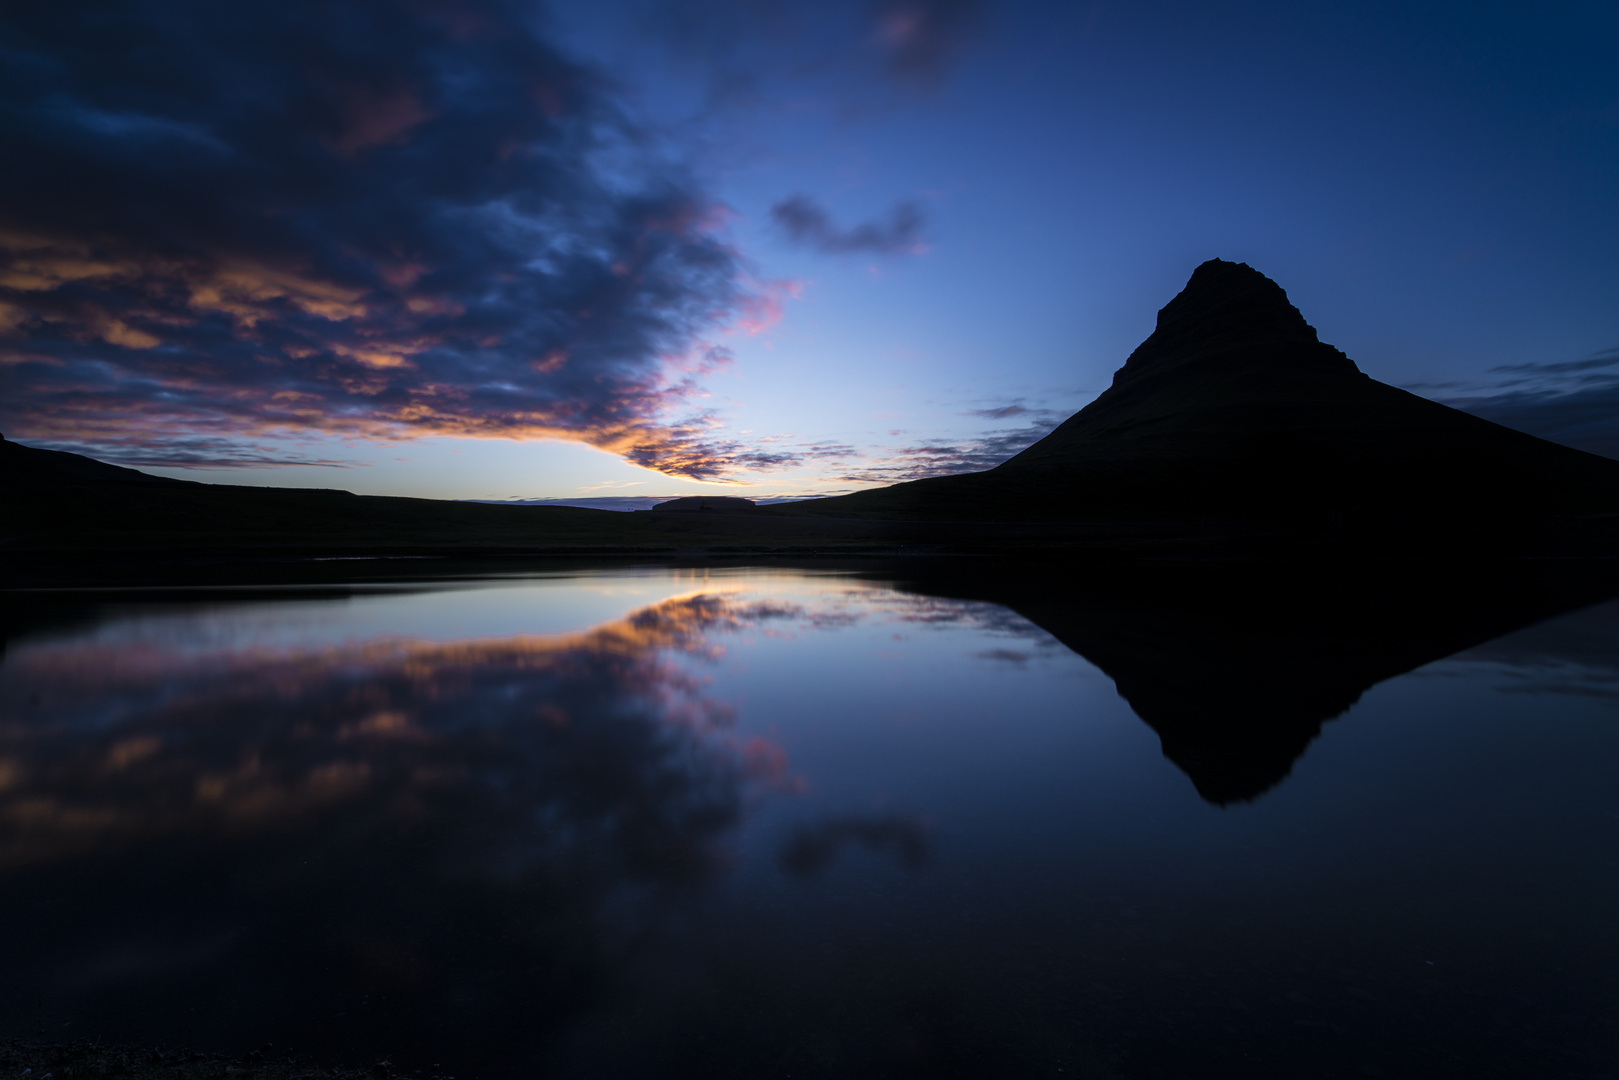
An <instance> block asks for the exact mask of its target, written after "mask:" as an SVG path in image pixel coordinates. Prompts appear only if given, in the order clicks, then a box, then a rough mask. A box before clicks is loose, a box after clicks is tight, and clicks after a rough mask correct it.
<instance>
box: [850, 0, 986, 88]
mask: <svg viewBox="0 0 1619 1080" xmlns="http://www.w3.org/2000/svg"><path fill="white" fill-rule="evenodd" d="M874 15H875V21H876V26H877V40H878V42H879V44H880V47H881V48H882V49H883V52H884V60H885V62H886V65H887V68H888V72H889V74H890V75H891V76H892V77H893V78H895V79H897V80H900V81H902V82H908V83H912V84H915V85H918V86H922V87H927V88H932V87H935V86H938V85H940V84H941V83H943V82H944V81H945V80H946V79H947V78H948V77H949V74H950V72H951V70H952V68H953V67H954V66H955V62H956V60H957V58H958V57H959V56H960V55H961V53H962V52H963V51H964V50H965V49H966V47H967V45H968V44H969V43H970V42H971V39H972V37H973V35H974V34H975V32H976V31H977V29H978V23H979V16H980V6H979V4H978V2H977V0H885V2H883V3H879V4H877V5H876V7H875V9H874Z"/></svg>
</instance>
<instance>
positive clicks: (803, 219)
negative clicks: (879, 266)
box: [770, 195, 927, 255]
mask: <svg viewBox="0 0 1619 1080" xmlns="http://www.w3.org/2000/svg"><path fill="white" fill-rule="evenodd" d="M770 217H771V220H772V221H774V222H775V224H776V226H777V228H779V229H780V230H781V231H782V232H783V233H785V234H786V236H787V238H788V239H789V240H791V241H792V242H793V243H795V244H801V245H803V246H805V247H809V248H814V249H815V250H816V251H821V252H825V253H827V254H829V255H850V254H854V253H857V252H869V253H871V254H876V255H920V254H921V253H922V252H923V251H925V250H927V247H926V245H925V244H924V243H923V241H922V230H923V228H924V227H925V225H926V223H927V219H926V217H925V216H924V215H923V213H922V207H921V206H920V205H919V204H917V203H916V202H914V201H911V200H907V201H904V202H899V203H895V204H894V206H893V207H892V208H891V209H890V210H889V211H888V214H887V215H886V216H885V217H884V218H882V219H880V220H877V221H868V222H865V223H864V224H861V225H856V226H854V227H852V228H847V229H842V228H839V227H838V226H836V225H834V224H833V223H832V218H831V215H829V214H828V213H827V212H826V209H825V208H824V207H822V206H821V205H820V204H819V203H817V202H816V201H815V200H813V199H811V198H810V197H809V196H807V195H792V196H789V197H788V198H786V199H783V200H782V201H781V202H779V203H777V204H776V205H774V206H772V207H771V208H770Z"/></svg>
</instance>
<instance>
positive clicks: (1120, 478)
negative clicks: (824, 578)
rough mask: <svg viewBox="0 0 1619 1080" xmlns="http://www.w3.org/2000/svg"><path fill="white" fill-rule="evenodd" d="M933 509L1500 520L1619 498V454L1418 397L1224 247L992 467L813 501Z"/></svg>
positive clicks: (853, 507)
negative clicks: (1144, 333)
mask: <svg viewBox="0 0 1619 1080" xmlns="http://www.w3.org/2000/svg"><path fill="white" fill-rule="evenodd" d="M794 509H795V510H796V511H797V512H803V513H816V514H839V515H857V516H873V517H896V516H899V517H914V518H928V519H935V520H952V519H959V518H976V519H983V518H986V517H987V518H993V519H1000V520H1047V521H1186V520H1197V521H1294V522H1297V521H1315V522H1333V523H1340V524H1349V523H1355V522H1360V521H1366V520H1389V519H1397V520H1402V521H1410V522H1428V523H1456V524H1459V523H1463V522H1467V523H1473V524H1480V525H1488V524H1491V523H1501V522H1512V521H1519V522H1521V521H1524V520H1532V519H1546V518H1550V517H1559V516H1567V515H1574V516H1585V515H1593V514H1611V513H1614V512H1616V511H1619V461H1614V460H1611V459H1608V458H1604V457H1599V456H1597V455H1595V454H1590V453H1586V452H1585V451H1582V450H1575V449H1572V448H1570V447H1566V446H1561V445H1559V444H1556V443H1552V442H1547V441H1546V440H1544V439H1539V438H1536V437H1534V436H1532V435H1527V434H1524V433H1523V432H1521V431H1515V430H1512V429H1510V428H1506V427H1502V426H1500V425H1499V424H1494V423H1491V422H1489V421H1487V420H1483V419H1480V418H1479V417H1476V416H1473V415H1470V414H1468V413H1465V412H1462V411H1460V410H1458V409H1453V408H1450V407H1449V406H1446V405H1441V404H1439V403H1438V402H1435V401H1430V400H1428V399H1427V398H1422V397H1418V396H1417V395H1415V394H1413V393H1410V392H1409V391H1406V390H1401V389H1399V388H1397V387H1393V386H1389V385H1388V384H1386V383H1380V382H1377V381H1376V380H1374V379H1372V378H1370V377H1368V376H1366V375H1365V374H1363V373H1362V372H1361V371H1360V369H1359V368H1357V367H1356V366H1355V364H1354V361H1352V360H1350V359H1349V357H1347V356H1345V355H1344V354H1343V353H1342V352H1340V351H1339V350H1337V349H1335V348H1333V347H1332V346H1331V345H1327V344H1325V343H1323V342H1322V341H1320V340H1319V338H1318V337H1317V335H1316V331H1315V328H1314V327H1312V326H1311V325H1310V324H1309V323H1308V322H1306V321H1305V320H1304V316H1303V315H1301V314H1300V313H1299V310H1298V309H1297V308H1296V307H1294V306H1293V305H1292V304H1291V303H1290V302H1289V301H1288V298H1287V293H1286V292H1284V291H1283V290H1282V288H1281V287H1280V286H1279V285H1277V284H1276V283H1275V282H1274V281H1272V280H1271V279H1270V278H1268V277H1266V276H1265V275H1264V274H1261V273H1260V272H1259V271H1257V270H1255V269H1253V268H1252V267H1250V266H1248V265H1247V264H1246V263H1231V262H1225V261H1223V260H1220V259H1211V260H1209V261H1208V262H1206V263H1204V264H1203V265H1201V266H1199V267H1198V268H1197V270H1196V271H1195V272H1193V274H1192V278H1191V280H1190V281H1189V282H1188V283H1187V285H1186V288H1185V289H1183V290H1182V291H1181V293H1180V295H1178V296H1176V297H1175V298H1174V299H1173V300H1171V301H1170V302H1169V303H1168V304H1167V305H1165V307H1164V308H1163V310H1161V311H1160V312H1159V313H1158V325H1157V328H1156V329H1155V330H1154V331H1153V334H1152V336H1151V337H1149V338H1147V340H1146V341H1144V342H1142V344H1141V345H1140V347H1139V348H1137V349H1136V350H1135V352H1134V353H1132V354H1131V355H1130V358H1129V360H1128V361H1126V363H1125V364H1124V366H1123V367H1121V368H1120V369H1119V370H1118V371H1117V372H1115V373H1114V376H1113V384H1112V385H1111V386H1110V387H1109V388H1108V389H1107V390H1106V391H1104V392H1103V393H1102V394H1101V395H1100V396H1099V397H1098V398H1097V399H1096V400H1095V401H1093V402H1091V403H1090V404H1089V405H1087V406H1085V408H1083V409H1081V410H1080V411H1079V412H1077V413H1075V414H1074V415H1073V416H1071V417H1069V419H1068V420H1067V421H1065V422H1064V423H1063V424H1061V425H1060V426H1059V427H1057V429H1056V430H1054V431H1053V432H1051V434H1049V435H1047V436H1046V437H1045V438H1043V439H1041V440H1040V441H1039V442H1036V443H1035V444H1034V445H1033V446H1030V447H1029V448H1028V449H1026V450H1024V451H1023V452H1022V453H1020V454H1017V455H1015V456H1013V457H1012V458H1010V459H1008V460H1007V461H1005V462H1003V463H1002V464H1000V465H998V466H996V467H995V468H993V469H990V470H988V471H986V472H981V473H964V474H959V475H954V476H939V477H931V478H929V479H925V480H913V481H910V482H908V483H903V484H895V485H893V486H892V487H887V488H879V489H875V490H871V491H862V492H856V493H854V494H850V495H841V496H837V497H835V498H829V499H821V500H815V501H811V502H804V503H799V504H797V505H796V507H795V508H794Z"/></svg>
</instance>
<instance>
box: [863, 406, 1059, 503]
mask: <svg viewBox="0 0 1619 1080" xmlns="http://www.w3.org/2000/svg"><path fill="white" fill-rule="evenodd" d="M967 415H970V416H982V417H987V418H992V419H1004V418H1009V417H1012V416H1025V415H1026V416H1028V417H1029V420H1028V421H1027V422H1026V423H1024V424H1023V425H1022V426H1020V427H1015V428H1002V429H999V430H992V431H988V432H985V433H984V434H982V435H980V436H978V437H977V438H973V439H965V440H956V441H952V440H932V441H928V442H922V443H918V444H915V445H912V446H905V447H899V448H897V449H891V450H888V451H886V452H883V453H880V454H879V455H877V456H876V458H875V460H874V461H873V462H872V463H871V464H869V465H865V466H862V467H860V468H857V469H852V470H850V471H849V472H847V473H845V474H843V475H842V476H838V477H835V478H834V479H837V480H842V481H846V482H849V483H860V484H898V483H903V482H904V481H907V480H921V479H924V478H926V477H929V476H948V475H951V474H954V473H964V472H982V471H984V470H985V469H993V468H994V467H995V466H997V465H999V464H1000V463H1001V462H1003V461H1005V460H1006V459H1007V458H1009V457H1011V456H1012V455H1014V454H1016V453H1018V452H1020V451H1022V450H1024V449H1027V448H1028V447H1029V446H1030V445H1032V444H1034V443H1036V442H1038V441H1039V440H1041V439H1043V438H1045V437H1046V436H1047V435H1049V434H1050V433H1051V429H1052V428H1054V427H1056V426H1057V425H1058V424H1060V423H1062V422H1063V421H1064V420H1066V419H1067V418H1068V414H1067V413H1063V412H1060V411H1058V410H1055V409H1029V408H1026V407H1024V406H1022V405H1015V404H1014V405H1007V406H1003V407H1001V408H989V409H978V410H974V411H973V412H971V413H968V414H967Z"/></svg>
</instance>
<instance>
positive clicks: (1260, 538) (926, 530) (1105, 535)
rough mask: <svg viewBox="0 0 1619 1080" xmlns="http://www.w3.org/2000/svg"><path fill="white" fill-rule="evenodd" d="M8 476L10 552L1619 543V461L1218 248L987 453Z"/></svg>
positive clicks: (2, 466) (53, 467) (1208, 548)
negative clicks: (719, 490) (764, 484)
mask: <svg viewBox="0 0 1619 1080" xmlns="http://www.w3.org/2000/svg"><path fill="white" fill-rule="evenodd" d="M0 490H3V492H4V497H5V502H6V506H7V510H8V513H7V519H8V524H7V525H5V526H4V534H3V535H0V551H3V552H5V553H7V556H8V557H11V556H19V555H20V556H23V557H24V561H25V562H26V561H27V559H28V558H35V559H36V560H37V558H39V557H51V558H68V557H72V556H73V553H75V552H79V553H83V554H86V555H88V554H91V553H94V552H105V551H108V550H120V551H124V552H131V553H136V552H138V553H141V554H143V555H144V556H148V557H151V556H156V557H168V556H171V555H183V554H184V553H187V552H191V553H220V554H229V553H238V554H240V553H249V552H250V553H256V554H262V555H269V556H275V557H283V556H286V557H308V556H311V555H320V554H340V555H343V556H345V557H359V556H363V555H365V554H396V555H397V554H491V553H502V554H517V553H536V554H556V553H563V552H566V553H574V554H589V553H609V554H649V555H650V554H660V555H667V554H693V553H703V552H710V553H718V554H746V553H776V554H792V553H807V552H812V553H816V554H827V553H838V552H851V553H855V552H858V553H867V554H894V553H906V554H918V553H932V552H938V553H948V552H980V553H982V552H990V551H1002V552H1005V551H1010V550H1019V551H1025V552H1037V553H1038V552H1046V553H1056V552H1063V551H1067V552H1074V551H1089V552H1091V553H1100V554H1108V555H1123V556H1133V555H1163V554H1199V553H1202V554H1207V553H1215V554H1220V555H1225V556H1230V555H1243V554H1277V553H1286V552H1288V551H1289V550H1295V551H1298V552H1302V553H1308V552H1315V553H1323V552H1329V551H1330V552H1337V553H1349V552H1353V551H1356V550H1369V549H1372V548H1377V549H1379V550H1381V551H1383V552H1385V553H1386V552H1388V551H1390V550H1395V551H1398V550H1399V549H1400V547H1401V545H1407V546H1410V545H1413V544H1416V545H1419V546H1420V545H1421V544H1426V545H1427V550H1428V551H1429V553H1434V552H1439V551H1450V552H1454V553H1457V554H1464V553H1475V554H1482V553H1487V552H1494V553H1514V554H1535V553H1548V552H1551V551H1554V550H1555V551H1557V552H1559V553H1562V552H1563V550H1564V549H1562V548H1559V547H1558V544H1559V543H1562V541H1561V540H1557V541H1555V542H1550V541H1547V540H1546V538H1547V537H1549V536H1553V535H1554V534H1555V535H1556V536H1566V535H1569V534H1571V533H1572V532H1579V533H1580V536H1581V539H1580V540H1579V542H1578V544H1576V545H1575V546H1576V547H1577V548H1579V553H1582V554H1604V555H1607V554H1613V553H1614V552H1615V551H1619V461H1615V460H1612V459H1609V458H1605V457H1600V456H1597V455H1595V454H1590V453H1586V452H1584V451H1581V450H1575V449H1572V448H1569V447H1566V446H1561V445H1558V444H1555V443H1551V442H1547V441H1545V440H1543V439H1539V438H1536V437H1534V436H1532V435H1527V434H1524V433H1523V432H1520V431H1514V430H1512V429H1509V428H1505V427H1502V426H1500V425H1498V424H1494V423H1491V422H1489V421H1487V420H1483V419H1480V418H1478V417H1476V416H1472V415H1469V414H1468V413H1465V412H1462V411H1460V410H1457V409H1453V408H1450V407H1448V406H1445V405H1441V404H1439V403H1437V402H1434V401H1430V400H1428V399H1426V398H1422V397H1419V396H1417V395H1415V394H1412V393H1410V392H1408V391H1405V390H1401V389H1398V388H1396V387H1393V386H1389V385H1387V384H1384V383H1380V382H1377V381H1376V380H1374V379H1371V378H1369V377H1367V376H1366V375H1365V374H1363V373H1362V372H1361V371H1360V370H1359V369H1358V368H1357V367H1356V366H1355V364H1354V362H1353V361H1351V360H1350V359H1349V358H1348V357H1347V356H1345V355H1344V354H1343V353H1342V352H1340V351H1339V350H1337V349H1335V348H1333V347H1332V346H1330V345H1327V344H1325V343H1323V342H1321V341H1320V340H1319V339H1318V337H1317V335H1316V331H1315V329H1314V328H1313V327H1312V326H1310V324H1309V323H1307V322H1306V321H1305V319H1304V317H1303V315H1301V314H1300V313H1299V311H1298V309H1297V308H1295V307H1294V306H1293V305H1292V304H1291V303H1290V302H1289V301H1288V298H1287V294H1286V293H1285V292H1284V291H1283V290H1282V289H1281V287H1280V286H1278V285H1277V284H1276V283H1275V282H1273V281H1271V280H1270V279H1269V278H1267V277H1265V276H1264V275H1263V274H1261V273H1259V272H1258V271H1257V270H1254V269H1253V268H1251V267H1249V266H1247V265H1246V264H1243V263H1231V262H1225V261H1222V260H1219V259H1213V260H1210V261H1208V262H1206V263H1204V264H1203V265H1201V266H1199V267H1198V268H1197V270H1196V271H1195V272H1194V273H1193V274H1192V277H1191V280H1190V281H1189V282H1188V283H1187V285H1186V288H1185V289H1183V290H1182V291H1181V293H1180V294H1179V295H1178V296H1176V297H1175V298H1174V299H1173V300H1171V301H1170V302H1169V304H1167V305H1166V306H1165V307H1164V308H1163V310H1161V311H1160V312H1159V313H1158V323H1157V328H1156V329H1155V330H1154V332H1153V334H1152V335H1151V336H1150V337H1149V338H1147V340H1146V341H1145V342H1143V343H1142V344H1141V346H1140V347H1139V348H1137V349H1136V350H1135V352H1134V353H1132V354H1131V356H1130V357H1129V359H1128V361H1127V362H1126V363H1125V364H1124V366H1123V367H1121V368H1120V369H1119V370H1118V372H1117V373H1115V375H1114V378H1113V383H1112V385H1111V386H1110V387H1109V388H1108V389H1107V390H1106V391H1105V392H1103V393H1102V394H1101V395H1100V396H1099V397H1098V398H1097V399H1096V400H1095V401H1093V402H1091V403H1090V404H1089V405H1087V406H1086V407H1085V408H1083V409H1081V410H1080V411H1079V412H1078V413H1076V414H1074V415H1073V416H1072V417H1070V418H1069V419H1068V420H1067V421H1065V422H1064V423H1063V424H1061V425H1060V426H1059V427H1057V428H1056V429H1055V430H1054V431H1052V432H1051V433H1050V434H1049V435H1047V436H1046V437H1045V438H1043V439H1041V440H1040V441H1038V442H1036V443H1035V444H1034V445H1032V446H1030V447H1028V448H1027V449H1026V450H1024V451H1023V452H1022V453H1019V454H1017V455H1016V456H1014V457H1012V458H1010V459H1009V460H1007V461H1005V462H1003V463H1002V464H1001V465H999V466H997V467H995V468H993V469H990V470H988V471H985V472H979V473H963V474H957V475H951V476H939V477H932V478H929V479H925V480H914V481H910V482H908V483H902V484H895V485H893V486H891V487H886V488H877V489H872V490H868V491H861V492H856V493H854V494H849V495H840V496H836V497H830V498H822V499H810V500H804V501H798V502H786V503H779V504H777V505H769V506H766V505H755V504H753V503H752V502H750V501H749V500H745V499H736V498H726V497H712V496H711V497H695V498H690V499H677V500H673V501H669V502H665V503H663V504H662V505H661V506H659V507H657V508H655V509H653V510H652V511H651V512H639V513H614V512H610V511H606V510H598V509H583V508H577V507H564V506H558V505H550V506H533V505H529V506H524V505H511V504H506V505H491V504H487V503H471V502H450V501H443V500H430V499H404V498H389V497H381V496H358V495H353V494H350V493H348V492H344V491H332V490H318V489H297V488H256V487H242V486H234V485H221V484H200V483H195V482H190V481H183V480H171V479H165V478H161V477H154V476H148V475H146V474H144V473H140V472H137V471H136V470H133V469H126V468H121V467H119V466H115V465H108V464H104V463H102V462H98V461H94V460H91V459H89V458H86V457H82V456H79V455H75V454H69V453H64V452H60V451H52V450H44V449H37V448H31V447H26V446H22V445H19V444H17V443H15V442H10V441H4V440H0ZM679 511H691V512H684V513H683V512H679ZM1502 537H1511V538H1512V539H1511V540H1510V541H1502V540H1501V538H1502ZM1436 538H1442V539H1438V540H1436ZM1565 547H1566V545H1565ZM1413 550H1414V548H1413ZM12 576H13V577H14V578H15V577H16V576H17V575H16V574H13V575H12Z"/></svg>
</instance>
